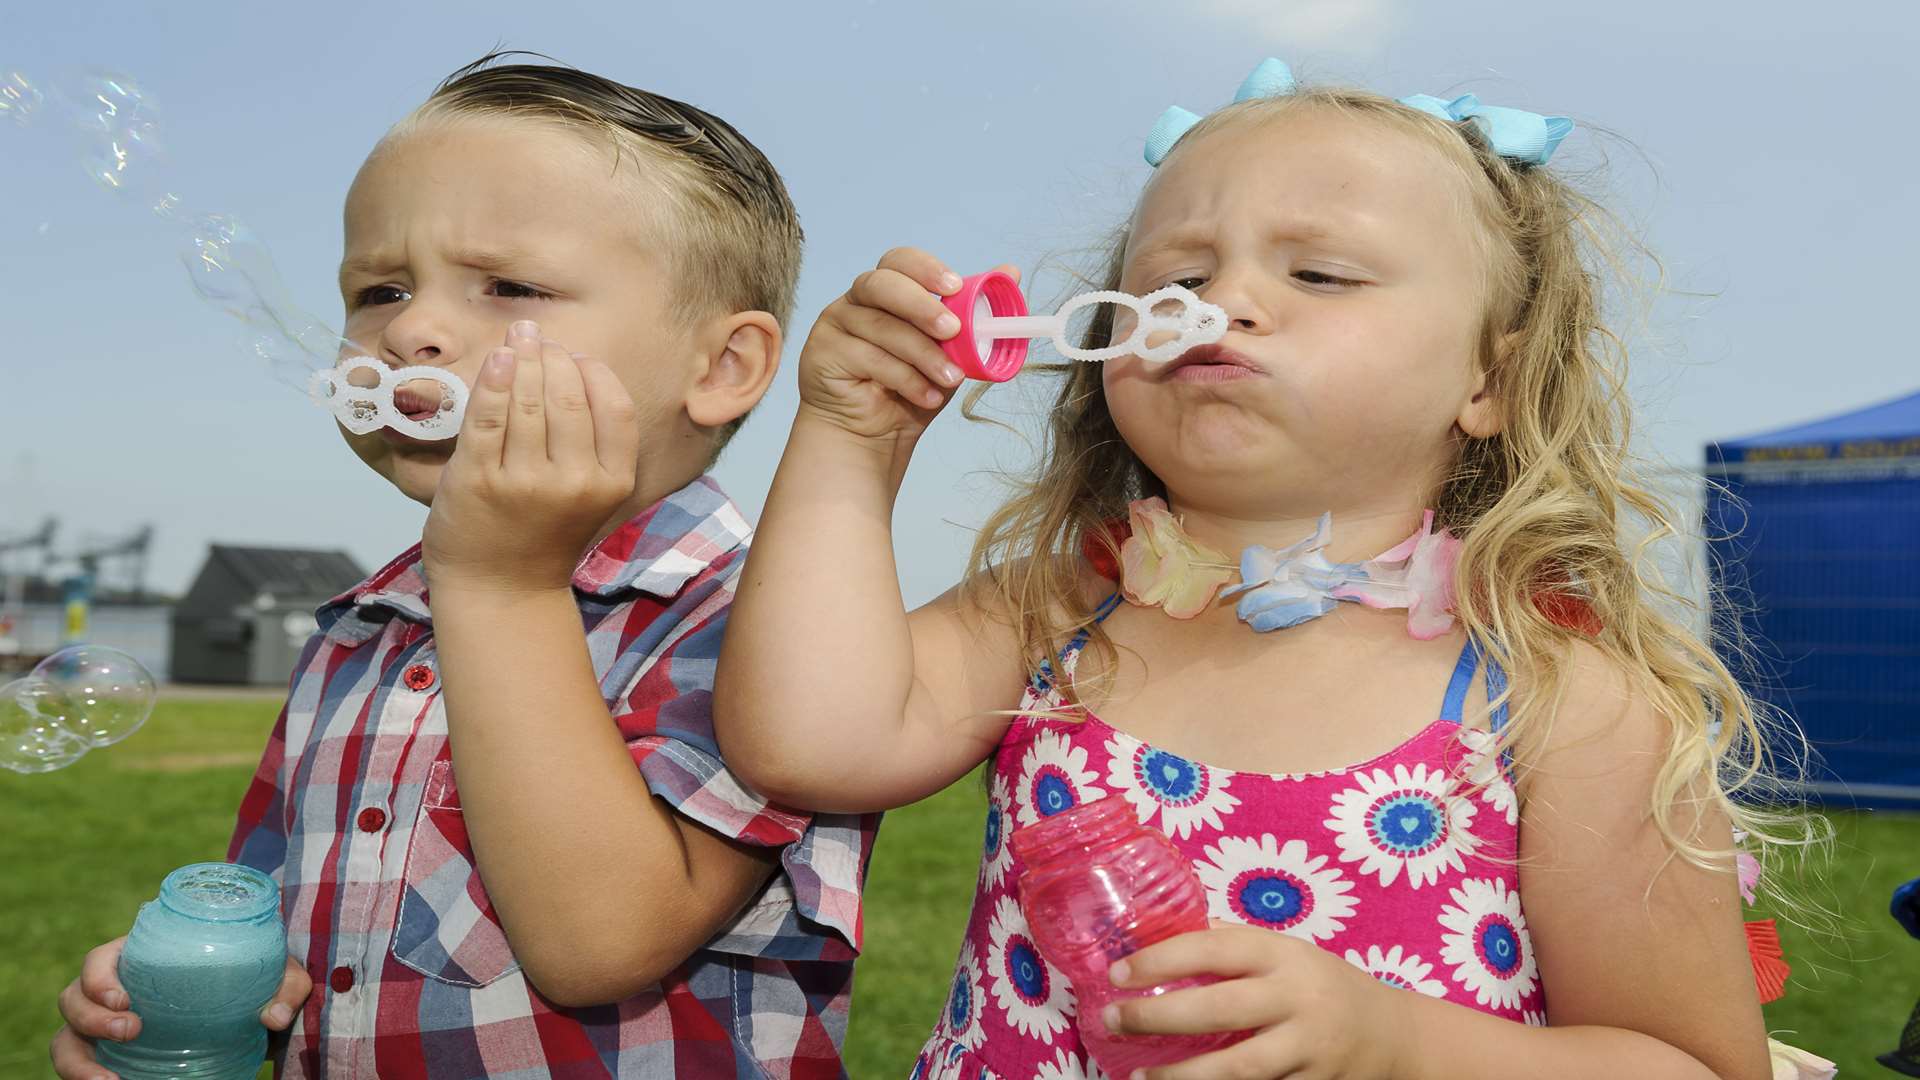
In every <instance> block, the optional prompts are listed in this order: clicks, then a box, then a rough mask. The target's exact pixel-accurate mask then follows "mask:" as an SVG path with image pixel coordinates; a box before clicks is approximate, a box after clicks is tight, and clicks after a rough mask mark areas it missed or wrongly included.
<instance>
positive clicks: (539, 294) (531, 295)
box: [487, 278, 553, 300]
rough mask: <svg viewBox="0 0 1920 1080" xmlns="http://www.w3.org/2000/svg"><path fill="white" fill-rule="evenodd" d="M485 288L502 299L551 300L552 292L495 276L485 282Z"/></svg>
mask: <svg viewBox="0 0 1920 1080" xmlns="http://www.w3.org/2000/svg"><path fill="white" fill-rule="evenodd" d="M487 288H488V289H489V290H491V291H492V292H493V294H494V295H495V296H498V297H500V298H501V299H503V300H551V299H553V294H552V293H549V292H546V291H544V290H541V289H536V288H534V287H533V286H531V285H523V284H521V283H520V282H518V281H507V280H504V279H502V278H495V279H493V280H492V281H490V282H488V283H487Z"/></svg>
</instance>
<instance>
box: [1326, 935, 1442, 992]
mask: <svg viewBox="0 0 1920 1080" xmlns="http://www.w3.org/2000/svg"><path fill="white" fill-rule="evenodd" d="M1347 963H1349V964H1352V965H1353V966H1354V967H1357V968H1359V969H1360V970H1361V971H1364V972H1366V973H1367V974H1369V975H1371V976H1373V977H1374V978H1376V979H1379V980H1380V981H1381V982H1383V983H1386V984H1387V985H1388V986H1397V987H1399V988H1400V989H1402V990H1411V991H1413V992H1414V993H1416V994H1425V995H1427V996H1428V997H1436V998H1437V997H1446V996H1447V984H1446V983H1443V982H1441V981H1440V980H1439V979H1433V978H1429V977H1428V976H1430V975H1432V974H1433V965H1432V964H1429V963H1427V962H1426V961H1424V960H1422V959H1420V954H1418V953H1409V952H1405V951H1404V950H1403V949H1402V948H1401V947H1400V946H1398V945H1395V946H1394V947H1393V948H1391V949H1388V950H1387V951H1386V952H1381V951H1380V946H1378V945H1369V946H1367V955H1365V956H1361V955H1360V953H1359V952H1357V951H1356V950H1353V949H1348V950H1347Z"/></svg>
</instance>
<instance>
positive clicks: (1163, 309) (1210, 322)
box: [940, 270, 1227, 382]
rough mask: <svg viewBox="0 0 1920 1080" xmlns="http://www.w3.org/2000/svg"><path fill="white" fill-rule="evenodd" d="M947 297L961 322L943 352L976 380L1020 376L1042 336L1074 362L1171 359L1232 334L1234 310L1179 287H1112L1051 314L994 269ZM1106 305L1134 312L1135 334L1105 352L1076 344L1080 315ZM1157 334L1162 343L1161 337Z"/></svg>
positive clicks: (943, 345)
mask: <svg viewBox="0 0 1920 1080" xmlns="http://www.w3.org/2000/svg"><path fill="white" fill-rule="evenodd" d="M940 299H941V301H942V302H943V303H945V304H946V306H947V310H949V311H951V312H953V313H954V315H955V316H956V317H958V318H959V320H960V332H959V333H957V334H955V335H954V336H953V337H951V338H949V339H948V340H946V341H944V342H942V343H941V345H940V347H941V349H942V350H943V351H945V353H946V354H947V358H948V359H949V360H952V361H953V363H954V366H955V367H958V368H959V369H960V370H961V372H962V373H964V374H965V375H966V376H967V377H968V378H972V379H984V380H986V381H987V382H1005V381H1007V380H1008V379H1011V378H1013V377H1014V375H1015V374H1017V373H1018V372H1019V371H1020V368H1021V366H1022V365H1024V364H1025V363H1026V360H1027V350H1028V346H1029V343H1030V342H1031V341H1032V340H1033V339H1035V338H1045V339H1047V340H1049V341H1051V342H1052V344H1053V347H1054V349H1055V350H1056V351H1057V352H1059V353H1060V355H1062V356H1064V357H1066V358H1068V359H1069V360H1082V361H1086V362H1089V363H1098V362H1100V361H1104V360H1117V359H1119V358H1120V357H1122V356H1138V357H1140V358H1141V359H1143V360H1145V361H1147V362H1148V363H1150V364H1164V363H1166V362H1168V361H1170V360H1172V359H1174V358H1175V357H1177V356H1179V355H1180V354H1181V353H1184V352H1186V351H1187V350H1189V349H1192V348H1194V347H1196V346H1199V345H1210V344H1212V343H1214V342H1216V341H1219V340H1220V339H1221V338H1223V337H1225V336H1226V334H1227V313H1226V312H1225V311H1223V310H1221V309H1220V306H1219V305H1217V304H1209V303H1207V302H1206V301H1205V300H1202V299H1200V297H1199V296H1198V295H1196V294H1195V293H1194V292H1193V290H1191V289H1187V288H1184V287H1182V286H1179V285H1168V286H1166V287H1164V288H1160V289H1155V290H1154V291H1153V292H1150V293H1148V294H1147V295H1145V296H1135V295H1133V294H1132V293H1123V292H1112V291H1101V292H1089V293H1081V294H1080V295H1078V296H1075V297H1073V298H1072V299H1070V300H1068V301H1067V302H1066V303H1065V304H1063V305H1061V307H1060V310H1059V311H1056V312H1054V313H1053V314H1051V315H1032V314H1029V313H1028V311H1027V298H1026V297H1025V296H1024V295H1023V294H1022V293H1021V292H1020V286H1019V285H1018V284H1017V283H1016V282H1015V281H1014V280H1013V277H1012V276H1011V275H1009V274H1006V273H1002V272H1001V271H998V270H990V271H988V272H987V273H984V274H975V275H973V276H972V277H969V278H966V279H964V280H963V281H962V282H961V285H960V289H959V291H958V292H955V293H954V294H953V295H952V296H943V297H941V298H940ZM1101 304H1112V305H1115V306H1116V307H1120V308H1125V309H1127V310H1128V311H1129V312H1131V313H1132V315H1133V325H1132V328H1131V330H1130V331H1129V333H1128V334H1127V336H1126V337H1125V338H1123V339H1121V340H1119V341H1116V342H1114V343H1112V344H1110V345H1105V346H1102V347H1100V348H1097V349H1090V348H1085V347H1082V346H1080V345H1076V344H1074V343H1073V341H1072V340H1071V339H1070V338H1069V337H1068V334H1069V325H1070V324H1071V322H1072V320H1073V318H1074V316H1075V315H1077V314H1079V313H1080V312H1081V311H1083V310H1085V309H1088V308H1093V307H1097V306H1098V305H1101ZM1116 325H1118V320H1117V319H1116ZM1156 336H1159V337H1161V338H1162V340H1160V341H1157V342H1156V341H1153V339H1154V338H1155V337H1156Z"/></svg>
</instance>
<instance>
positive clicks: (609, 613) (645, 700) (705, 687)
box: [227, 477, 878, 1080]
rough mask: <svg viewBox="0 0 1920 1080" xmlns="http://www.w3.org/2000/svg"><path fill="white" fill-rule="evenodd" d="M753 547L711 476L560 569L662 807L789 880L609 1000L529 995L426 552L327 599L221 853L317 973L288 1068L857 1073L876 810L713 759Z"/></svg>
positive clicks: (325, 1073)
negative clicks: (441, 654)
mask: <svg viewBox="0 0 1920 1080" xmlns="http://www.w3.org/2000/svg"><path fill="white" fill-rule="evenodd" d="M750 533H751V529H750V527H749V526H748V525H747V522H746V520H745V519H744V518H743V517H742V516H741V514H740V512H739V510H738V509H736V508H735V507H734V505H733V503H732V502H731V501H730V500H728V498H727V497H726V495H725V494H724V493H722V492H721V490H720V488H719V486H718V485H717V484H715V483H714V482H713V481H712V480H711V479H709V478H707V477H701V478H700V479H698V480H696V481H694V482H693V483H691V484H689V485H687V486H686V487H685V488H683V489H681V490H680V491H678V492H676V493H674V494H673V495H670V496H668V497H667V498H666V499H664V500H662V501H660V502H659V503H656V504H654V506H652V507H651V508H649V509H648V510H646V511H645V512H643V513H641V514H640V515H639V516H637V517H635V518H634V519H633V520H631V521H629V522H627V523H626V524H625V525H623V526H621V527H620V528H619V529H618V530H616V531H615V532H614V533H613V534H612V535H610V536H608V537H607V538H606V539H605V540H604V541H602V542H601V543H600V544H598V545H597V546H596V547H595V548H594V550H593V551H591V552H589V553H588V555H587V556H586V558H585V559H583V560H582V562H581V564H580V568H579V570H578V571H577V572H576V573H575V575H574V579H573V584H574V592H575V595H576V597H577V598H578V600H579V603H580V617H581V622H582V623H583V625H584V627H585V630H586V643H587V648H588V650H589V652H590V653H591V654H592V657H593V667H594V671H595V672H596V673H597V674H598V675H599V677H600V683H601V689H602V691H603V693H604V694H605V697H606V700H607V705H608V707H609V708H610V709H611V710H612V712H613V720H614V723H616V724H618V725H619V727H620V731H621V733H622V734H623V735H625V736H626V741H627V748H628V750H629V751H630V752H631V753H632V755H633V760H634V764H635V765H636V766H637V767H638V768H639V770H640V772H641V774H642V775H643V776H644V777H645V778H646V781H647V784H648V786H649V787H650V788H651V789H652V791H653V793H654V794H655V795H658V796H659V797H661V798H663V799H665V800H667V802H669V803H670V804H672V805H673V806H674V807H675V808H676V809H677V811H678V812H679V813H680V814H682V815H684V816H685V817H687V818H689V819H691V820H693V821H696V822H699V823H700V824H702V825H705V826H707V827H708V828H711V829H714V830H716V831H718V832H719V833H721V834H722V835H724V836H731V837H736V838H738V839H740V840H743V841H746V842H747V843H751V844H762V845H766V846H769V847H779V848H780V849H781V871H780V872H779V873H776V874H775V875H774V876H773V878H772V880H771V882H770V883H769V885H768V886H767V888H766V890H765V892H763V893H762V894H761V895H760V896H759V897H758V898H757V899H756V900H755V901H754V902H753V903H752V904H751V905H750V906H749V907H748V908H747V910H746V911H745V912H744V913H742V914H741V915H740V917H739V918H738V919H737V920H736V921H735V922H734V923H733V924H731V925H730V926H728V927H727V928H726V929H725V930H723V931H722V932H721V933H720V935H719V936H718V937H716V938H715V939H714V940H713V941H710V942H708V943H707V944H706V945H705V946H704V947H703V948H702V949H701V950H700V951H698V952H696V953H694V954H693V955H692V956H691V957H689V958H688V959H687V961H686V962H685V963H684V964H682V965H681V966H680V967H679V968H678V969H677V970H675V971H674V972H673V973H672V974H671V975H669V976H668V977H667V978H665V979H664V980H662V981H661V983H660V984H659V985H658V986H657V987H655V988H653V989H651V990H648V991H646V992H644V993H642V994H640V995H639V996H637V997H634V998H630V999H628V1000H626V1001H623V1002H619V1003H618V1004H613V1005H606V1006H601V1007H595V1008H579V1009H570V1008H563V1007H560V1006H557V1005H554V1004H552V1003H550V1002H548V1001H546V1000H545V999H543V998H542V997H541V996H540V995H539V993H538V992H537V991H535V990H534V989H533V988H532V987H530V986H529V985H528V983H527V980H526V978H525V977H524V976H523V975H522V974H521V973H520V970H519V965H518V963H517V962H516V961H515V960H514V958H513V953H512V950H511V949H510V948H509V947H508V945H507V939H506V935H505V933H504V932H503V931H502V930H501V928H500V922H499V919H498V918H497V917H496V916H495V914H494V911H493V906H492V904H491V903H489V902H488V900H487V894H486V890H485V889H483V888H482V887H481V883H480V875H479V874H478V873H477V872H476V871H475V868H474V860H473V848H472V845H471V844H470V843H469V842H468V839H467V832H466V828H465V824H464V822H463V821H462V819H461V816H460V792H459V788H458V785H457V784H456V783H455V777H454V775H453V765H452V760H451V758H450V755H449V750H448V743H447V719H446V712H445V709H444V707H443V705H442V704H441V700H440V693H439V677H438V671H437V660H436V656H435V653H434V638H433V627H432V623H431V621H430V616H429V612H428V608H427V599H428V598H427V593H426V584H425V581H424V579H423V577H422V574H421V569H420V557H419V550H418V549H417V548H416V549H414V550H412V551H409V552H407V553H406V554H404V555H402V556H400V557H399V558H398V559H396V560H394V561H393V562H392V563H391V564H389V565H388V566H387V567H386V568H385V569H383V570H381V571H380V572H379V573H377V574H375V575H373V576H372V577H371V578H369V579H367V580H366V581H365V582H363V583H362V584H360V585H359V586H357V587H356V588H354V589H353V590H352V591H351V592H348V593H347V594H345V595H343V596H341V597H339V598H337V599H335V600H333V601H332V602H330V603H329V604H328V605H327V606H326V607H323V608H322V609H321V610H320V612H319V621H320V631H319V633H317V634H316V635H315V636H314V638H313V640H312V641H311V642H309V643H308V645H307V647H306V650H305V652H304V653H303V654H302V656H301V658H300V662H299V666H298V667H297V668H296V669H295V671H294V675H293V682H292V687H291V690H290V692H289V694H288V697H287V704H286V708H285V710H284V711H283V712H282V713H281V716H280V720H279V722H278V723H277V724H276V725H275V726H274V729H273V735H272V737H271V739H270V740H269V741H268V743H267V749H266V754H265V756H264V757H262V759H261V762H260V769H259V771H258V773H257V774H256V775H255V776H254V779H253V784H252V786H251V787H250V788H249V789H248V791H247V795H246V798H245V800H244V801H243V802H242V803H241V806H240V814H239V824H238V826H237V828H236V829H235V831H234V835H233V842H232V845H231V847H230V848H229V851H228V856H227V857H228V858H229V859H231V860H233V861H235V862H241V863H245V864H247V865H249V866H253V867H256V868H258V869H260V870H263V871H265V872H267V873H269V874H271V875H273V876H274V877H275V878H276V879H277V880H279V882H280V884H281V889H282V892H281V904H282V909H283V911H284V913H285V916H286V921H287V947H288V950H289V951H290V952H291V953H292V954H293V955H294V956H296V957H301V958H304V960H305V961H306V966H307V970H308V972H309V973H310V974H311V975H312V976H313V985H314V990H313V994H312V996H310V997H309V998H308V999H307V1002H306V1006H305V1007H304V1008H303V1009H302V1011H301V1013H300V1016H299V1018H298V1019H297V1020H296V1021H295V1023H294V1026H293V1028H292V1030H291V1032H290V1034H289V1037H288V1040H287V1045H286V1047H285V1049H284V1057H282V1058H280V1060H279V1065H280V1069H279V1070H278V1071H279V1073H280V1075H282V1076H286V1077H332V1078H335V1080H359V1078H366V1080H373V1078H375V1077H379V1078H382V1080H409V1078H413V1077H425V1078H440V1077H480V1076H486V1077H492V1078H494V1080H502V1078H510V1080H534V1078H538V1077H603V1076H620V1077H694V1078H698V1080H706V1078H709V1077H711V1078H722V1080H723V1078H726V1077H742V1078H744V1077H753V1078H773V1077H794V1078H810V1077H829V1078H832V1077H840V1076H844V1075H845V1070H844V1069H843V1068H842V1066H841V1063H840V1045H841V1042H842V1040H843V1038H844V1036H845V1034H846V1020H847V1003H848V997H849V993H850V990H851V986H852V974H853V960H854V954H855V952H856V950H857V949H858V948H859V944H860V883H861V877H862V875H863V873H864V872H865V867H866V859H867V855H868V853H869V852H870V851H871V850H872V840H873V834H874V829H875V827H876V826H877V824H878V819H877V817H837V816H831V815H819V816H814V817H808V816H806V815H801V814H797V813H794V812H791V811H788V810H785V809H782V808H780V807H777V806H769V805H768V804H767V803H766V802H765V801H763V800H761V799H760V798H759V797H758V796H756V795H754V794H753V793H752V792H751V791H748V790H746V789H744V788H743V787H741V785H740V784H739V783H737V782H736V781H735V780H734V778H733V777H732V775H731V774H730V773H728V772H727V771H726V769H725V767H724V766H723V765H722V764H721V762H720V756H719V750H718V748H717V747H716V745H715V742H714V735H713V724H712V718H711V710H710V704H711V697H712V689H713V672H714V664H715V660H716V658H717V657H718V656H719V651H720V634H721V629H722V627H723V626H724V624H725V622H726V615H727V605H728V603H729V602H730V601H731V599H732V597H733V591H734V586H735V583H736V581H737V579H738V576H739V573H740V568H741V566H742V563H743V561H744V557H745V555H746V550H747V542H748V538H749V535H750ZM500 632H501V633H512V632H513V628H512V627H504V626H503V627H501V628H500ZM554 796H555V797H556V798H565V797H566V793H565V792H555V793H554ZM607 827H608V828H619V827H620V823H619V822H617V821H609V822H608V823H607Z"/></svg>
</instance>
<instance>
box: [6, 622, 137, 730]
mask: <svg viewBox="0 0 1920 1080" xmlns="http://www.w3.org/2000/svg"><path fill="white" fill-rule="evenodd" d="M35 678H37V679H39V680H40V681H42V682H44V683H45V684H46V685H47V687H48V688H49V690H50V691H51V692H50V693H49V694H47V695H45V696H44V697H43V698H42V699H40V701H39V702H38V708H39V712H40V714H41V715H42V716H43V717H45V718H47V719H49V720H51V721H53V722H55V723H57V724H59V725H60V726H61V727H63V728H65V729H66V730H67V731H70V732H72V733H73V734H75V735H78V736H80V737H81V738H83V739H85V740H86V742H87V744H88V745H89V746H111V745H113V744H114V743H117V742H119V741H120V740H121V739H124V738H126V737H127V736H129V735H131V734H133V733H134V732H135V731H138V730H139V729H140V725H142V724H144V723H146V722H147V717H148V716H150V715H152V714H153V702H154V697H155V693H154V685H153V676H152V675H151V674H149V673H148V672H147V669H146V668H144V667H142V666H141V665H140V661H138V660H135V659H134V658H133V657H131V656H128V655H127V654H126V653H123V652H121V651H120V650H119V649H111V648H108V647H107V646H105V645H75V646H72V647H70V648H65V649H61V650H60V651H59V652H57V653H54V654H53V655H52V656H49V657H47V658H46V659H45V660H42V661H40V663H39V664H38V665H36V666H35V667H34V669H33V673H32V675H31V676H29V680H31V679H35Z"/></svg>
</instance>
